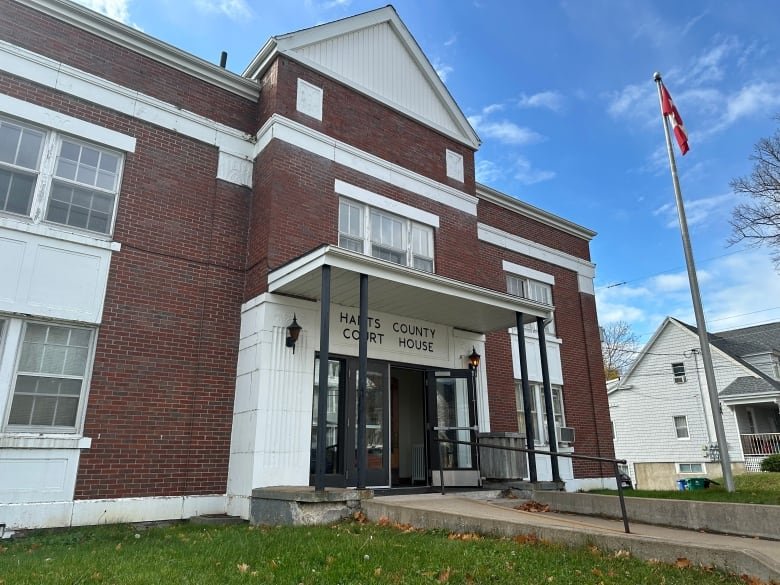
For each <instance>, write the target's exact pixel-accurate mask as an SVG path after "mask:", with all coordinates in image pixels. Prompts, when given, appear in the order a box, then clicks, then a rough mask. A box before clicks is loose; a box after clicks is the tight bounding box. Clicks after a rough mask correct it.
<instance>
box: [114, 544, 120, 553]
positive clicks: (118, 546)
mask: <svg viewBox="0 0 780 585" xmlns="http://www.w3.org/2000/svg"><path fill="white" fill-rule="evenodd" d="M114 550H115V551H117V552H119V551H120V550H122V543H121V542H119V543H117V545H116V546H115V547H114Z"/></svg>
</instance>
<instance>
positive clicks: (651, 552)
mask: <svg viewBox="0 0 780 585" xmlns="http://www.w3.org/2000/svg"><path fill="white" fill-rule="evenodd" d="M522 503H523V500H517V499H506V498H501V497H489V498H482V497H479V498H477V497H469V496H466V495H464V494H448V495H444V496H442V495H441V494H419V495H394V496H380V497H375V498H373V499H370V500H365V501H364V502H363V512H364V513H365V514H366V516H367V517H368V518H369V519H370V520H372V521H376V520H378V519H379V518H381V517H382V516H386V517H388V518H390V519H391V520H393V521H395V522H399V523H402V524H411V525H412V526H416V527H418V528H428V529H444V530H449V531H452V532H477V533H481V534H494V535H498V536H510V537H511V536H517V535H520V534H532V535H534V536H536V537H537V538H539V539H541V540H548V541H551V542H558V543H563V544H568V545H571V546H586V545H595V546H597V547H598V548H600V549H602V550H607V551H618V550H623V551H628V552H630V553H631V555H632V556H634V557H637V558H640V559H645V560H650V559H657V560H660V561H663V562H667V563H674V562H676V561H677V560H678V559H681V558H684V559H687V560H688V561H690V563H691V564H692V565H702V566H708V567H715V568H717V569H720V570H723V571H727V572H730V573H736V574H739V575H743V574H747V575H751V576H754V577H758V578H760V579H763V580H765V581H773V580H774V581H776V582H778V583H780V541H774V540H763V539H758V538H746V537H739V536H726V535H721V534H709V533H703V532H697V531H692V530H683V529H677V528H667V527H662V526H651V525H648V524H638V523H634V522H632V523H631V524H630V529H631V533H630V534H626V533H625V532H624V530H623V522H622V521H621V520H610V519H605V518H596V517H591V516H581V515H576V514H559V513H555V512H525V511H521V510H517V509H514V508H515V506H519V505H521V504H522Z"/></svg>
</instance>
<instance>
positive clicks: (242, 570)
mask: <svg viewBox="0 0 780 585" xmlns="http://www.w3.org/2000/svg"><path fill="white" fill-rule="evenodd" d="M236 568H237V569H238V572H239V573H246V572H247V571H248V570H249V565H247V564H246V563H240V564H238V565H236Z"/></svg>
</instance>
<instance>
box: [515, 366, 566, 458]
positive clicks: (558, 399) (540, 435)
mask: <svg viewBox="0 0 780 585" xmlns="http://www.w3.org/2000/svg"><path fill="white" fill-rule="evenodd" d="M528 385H529V390H530V392H531V401H532V408H531V414H532V416H533V418H534V443H535V444H536V445H547V444H549V440H548V436H547V435H548V433H547V415H546V413H545V408H544V407H545V405H544V384H543V383H542V382H534V381H529V382H528ZM551 389H552V395H553V417H554V418H555V428H556V434H555V436H556V437H557V436H558V433H557V430H558V429H559V428H561V427H565V426H566V412H565V409H564V406H563V386H561V385H559V384H551ZM515 405H516V410H517V425H518V429H520V432H521V434H522V435H523V436H525V430H524V429H525V412H524V411H523V384H522V381H521V380H517V379H515Z"/></svg>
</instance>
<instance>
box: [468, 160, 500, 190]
mask: <svg viewBox="0 0 780 585" xmlns="http://www.w3.org/2000/svg"><path fill="white" fill-rule="evenodd" d="M474 172H475V174H476V179H477V182H479V183H482V184H484V185H490V184H491V183H495V182H496V181H498V180H499V179H500V178H501V177H503V175H504V173H503V171H502V170H501V168H500V167H499V166H498V165H497V164H496V163H494V162H493V161H490V160H478V161H477V162H476V165H475V169H474Z"/></svg>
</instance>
